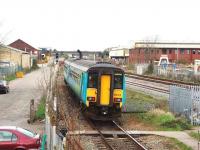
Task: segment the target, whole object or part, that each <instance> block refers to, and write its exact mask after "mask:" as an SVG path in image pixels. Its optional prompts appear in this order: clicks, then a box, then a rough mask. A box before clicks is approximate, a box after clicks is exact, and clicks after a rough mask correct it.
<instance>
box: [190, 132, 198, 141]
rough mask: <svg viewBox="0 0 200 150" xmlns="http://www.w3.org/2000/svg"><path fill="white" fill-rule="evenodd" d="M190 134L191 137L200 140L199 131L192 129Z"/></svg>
mask: <svg viewBox="0 0 200 150" xmlns="http://www.w3.org/2000/svg"><path fill="white" fill-rule="evenodd" d="M189 135H190V136H191V137H193V138H195V139H197V140H200V134H199V133H197V132H194V131H192V132H190V133H189Z"/></svg>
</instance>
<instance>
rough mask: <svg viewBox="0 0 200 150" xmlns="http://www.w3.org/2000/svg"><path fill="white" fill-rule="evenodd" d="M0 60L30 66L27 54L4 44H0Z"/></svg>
mask: <svg viewBox="0 0 200 150" xmlns="http://www.w3.org/2000/svg"><path fill="white" fill-rule="evenodd" d="M0 61H6V62H12V63H14V64H15V65H16V66H22V67H30V55H29V54H27V53H26V54H25V53H24V51H21V50H18V49H15V48H12V47H9V46H5V45H0Z"/></svg>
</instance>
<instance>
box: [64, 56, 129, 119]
mask: <svg viewBox="0 0 200 150" xmlns="http://www.w3.org/2000/svg"><path fill="white" fill-rule="evenodd" d="M64 80H65V82H66V83H67V84H68V85H69V86H70V88H71V89H72V90H73V92H74V93H75V94H76V95H77V97H78V98H79V99H80V101H81V103H82V104H83V107H84V110H85V111H84V113H86V115H87V116H89V117H90V118H93V119H96V120H110V119H115V118H118V117H120V116H121V109H122V106H123V105H124V104H125V101H126V87H125V76H124V71H123V70H122V69H121V68H119V67H116V66H114V65H112V64H109V63H106V62H99V63H98V62H97V63H96V62H93V61H88V60H83V59H76V60H66V61H65V65H64Z"/></svg>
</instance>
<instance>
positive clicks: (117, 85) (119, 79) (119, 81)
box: [114, 74, 123, 89]
mask: <svg viewBox="0 0 200 150" xmlns="http://www.w3.org/2000/svg"><path fill="white" fill-rule="evenodd" d="M122 88H123V75H122V74H115V75H114V89H122Z"/></svg>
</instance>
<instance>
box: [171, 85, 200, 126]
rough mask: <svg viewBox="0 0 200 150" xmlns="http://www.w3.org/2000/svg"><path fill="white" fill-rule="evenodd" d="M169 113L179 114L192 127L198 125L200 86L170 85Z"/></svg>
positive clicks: (199, 120)
mask: <svg viewBox="0 0 200 150" xmlns="http://www.w3.org/2000/svg"><path fill="white" fill-rule="evenodd" d="M169 107H170V111H171V112H173V113H175V114H181V115H184V116H186V118H187V119H188V120H189V121H191V123H192V124H193V125H199V124H200V86H177V85H170V96H169Z"/></svg>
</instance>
